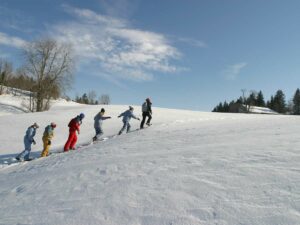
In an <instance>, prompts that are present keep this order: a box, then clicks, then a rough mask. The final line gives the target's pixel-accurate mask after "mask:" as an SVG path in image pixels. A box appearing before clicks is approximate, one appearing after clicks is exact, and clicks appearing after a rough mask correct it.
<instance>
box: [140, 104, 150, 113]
mask: <svg viewBox="0 0 300 225" xmlns="http://www.w3.org/2000/svg"><path fill="white" fill-rule="evenodd" d="M148 111H149V109H148V104H147V102H144V103H143V105H142V112H148Z"/></svg>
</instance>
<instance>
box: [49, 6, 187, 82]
mask: <svg viewBox="0 0 300 225" xmlns="http://www.w3.org/2000/svg"><path fill="white" fill-rule="evenodd" d="M63 7H64V9H65V11H66V12H68V13H70V14H71V15H73V17H74V18H75V19H74V20H73V21H69V22H63V23H60V24H57V25H54V26H52V27H51V34H52V36H53V37H55V38H57V39H58V40H60V41H64V42H68V43H71V44H72V45H73V46H74V49H75V53H77V56H78V57H79V59H81V62H83V63H92V64H93V66H94V67H95V71H98V74H99V75H100V76H101V74H106V76H107V75H108V74H109V75H110V76H113V77H114V78H118V79H130V80H134V81H147V80H151V79H153V74H154V73H155V72H164V73H174V72H178V71H179V70H181V68H178V67H176V66H175V65H173V64H172V60H177V59H179V58H180V57H181V54H180V52H179V51H178V50H177V49H176V48H175V47H173V46H172V45H171V44H170V43H169V40H168V39H167V38H166V37H165V36H164V35H162V34H159V33H154V32H150V31H144V30H140V29H134V28H132V27H131V25H130V23H129V22H128V21H127V20H124V19H119V18H115V17H111V16H106V15H102V14H99V13H95V12H94V11H91V10H88V9H78V8H74V7H71V6H67V5H64V6H63Z"/></svg>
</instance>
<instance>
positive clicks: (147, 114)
mask: <svg viewBox="0 0 300 225" xmlns="http://www.w3.org/2000/svg"><path fill="white" fill-rule="evenodd" d="M147 117H148V120H147V124H148V123H150V121H151V119H152V116H151V114H150V112H143V120H142V122H141V126H140V128H144V124H145V121H146V118H147Z"/></svg>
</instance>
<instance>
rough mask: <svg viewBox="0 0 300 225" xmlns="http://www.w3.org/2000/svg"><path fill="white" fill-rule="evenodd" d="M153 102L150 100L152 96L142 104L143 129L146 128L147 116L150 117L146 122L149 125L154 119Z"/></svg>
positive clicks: (141, 126)
mask: <svg viewBox="0 0 300 225" xmlns="http://www.w3.org/2000/svg"><path fill="white" fill-rule="evenodd" d="M151 106H152V102H151V101H150V98H147V99H146V101H145V102H144V103H143V105H142V112H143V120H142V122H141V125H140V128H141V129H143V128H144V124H145V121H146V118H147V117H148V120H147V122H146V124H147V125H148V126H150V125H151V124H150V121H151V119H152V108H151Z"/></svg>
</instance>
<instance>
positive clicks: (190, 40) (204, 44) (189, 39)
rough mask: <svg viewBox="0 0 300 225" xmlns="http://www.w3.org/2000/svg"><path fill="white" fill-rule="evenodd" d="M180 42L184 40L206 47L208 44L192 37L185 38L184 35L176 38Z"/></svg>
mask: <svg viewBox="0 0 300 225" xmlns="http://www.w3.org/2000/svg"><path fill="white" fill-rule="evenodd" d="M177 40H178V41H180V42H184V43H186V44H189V45H192V46H195V47H198V48H206V47H208V45H207V44H206V43H205V42H204V41H201V40H197V39H193V38H186V37H181V38H178V39H177Z"/></svg>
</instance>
